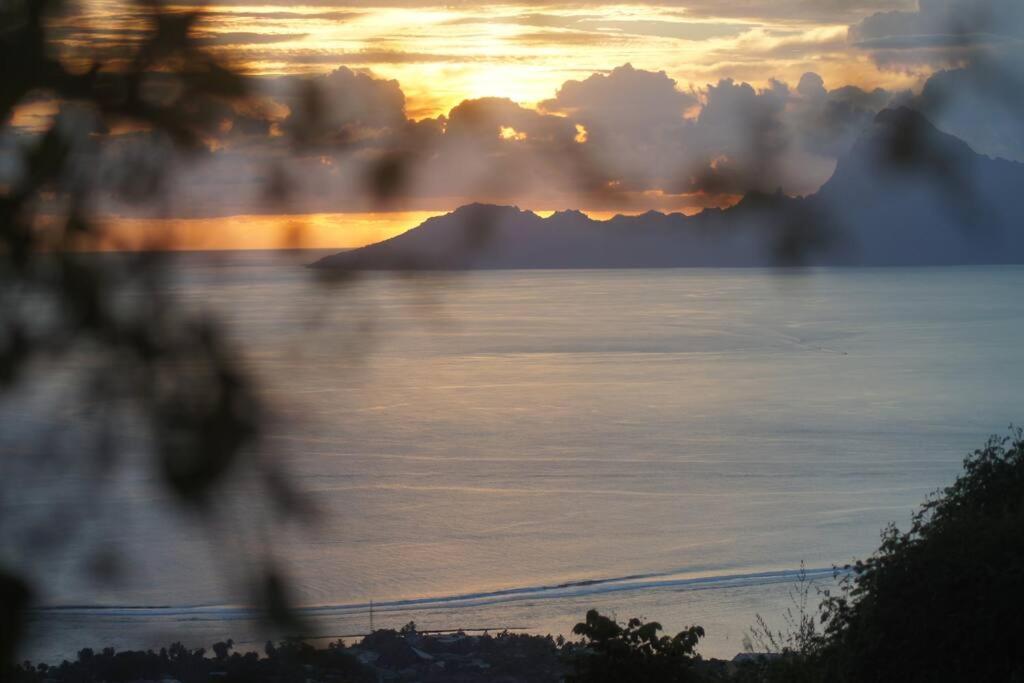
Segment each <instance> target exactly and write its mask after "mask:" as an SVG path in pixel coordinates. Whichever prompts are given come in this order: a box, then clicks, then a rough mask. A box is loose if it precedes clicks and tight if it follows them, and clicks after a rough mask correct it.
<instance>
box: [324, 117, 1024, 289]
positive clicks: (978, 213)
mask: <svg viewBox="0 0 1024 683" xmlns="http://www.w3.org/2000/svg"><path fill="white" fill-rule="evenodd" d="M1022 193H1024V164H1019V163H1014V162H1010V161H1006V160H1003V159H991V158H989V157H986V156H982V155H979V154H977V153H975V152H974V151H973V150H972V149H971V148H970V147H969V146H968V145H967V144H966V143H965V142H963V141H962V140H959V139H958V138H955V137H953V136H951V135H947V134H945V133H942V132H941V131H939V130H938V129H936V128H935V127H934V126H933V125H932V124H931V123H930V122H928V121H927V120H926V119H925V118H924V117H923V116H921V115H920V114H919V113H917V112H915V111H913V110H910V109H906V108H901V109H890V110H884V111H882V112H880V113H879V114H878V116H877V117H876V118H875V121H874V123H873V124H872V125H871V126H870V127H869V128H868V129H867V130H865V131H864V133H863V134H862V135H861V137H860V138H859V139H858V140H857V142H856V143H855V144H854V146H853V148H852V149H851V150H850V152H849V153H848V154H847V155H845V156H844V157H843V158H841V159H840V160H839V162H838V164H837V166H836V170H835V173H834V174H833V175H832V177H831V178H830V179H829V180H828V182H826V183H825V184H824V185H823V186H822V187H821V189H820V190H819V191H818V192H817V193H816V194H814V195H811V196H808V197H805V198H791V197H787V196H785V195H783V194H782V193H781V192H779V193H776V194H765V193H760V192H751V193H748V194H747V195H746V196H744V197H743V199H742V200H741V201H740V202H739V203H737V204H736V205H735V206H732V207H730V208H728V209H724V210H720V209H707V210H705V211H703V212H701V213H699V214H697V215H695V216H686V215H684V214H680V213H671V214H663V213H659V212H657V211H649V212H647V213H645V214H642V215H639V216H621V215H620V216H616V217H614V218H612V219H610V220H606V221H596V220H592V219H591V218H589V217H587V216H586V215H585V214H583V213H581V212H579V211H560V212H558V213H555V214H553V215H551V216H550V217H548V218H541V217H540V216H537V215H536V214H534V213H532V212H529V211H522V210H520V209H518V208H516V207H511V206H496V205H489V204H469V205H466V206H462V207H460V208H458V209H457V210H455V211H453V212H452V213H449V214H446V215H444V216H439V217H436V218H431V219H428V220H426V221H424V222H423V223H422V224H421V225H420V226H418V227H416V228H414V229H412V230H410V231H408V232H406V233H403V234H401V235H398V236H397V237H393V238H391V239H389V240H385V241H383V242H379V243H377V244H372V245H369V246H366V247H362V248H360V249H354V250H351V251H347V252H343V253H340V254H335V255H332V256H328V257H326V258H323V259H321V260H320V261H318V262H316V263H315V264H313V265H314V266H315V267H322V268H351V269H366V270H369V269H372V270H403V269H471V268H481V269H496V268H670V267H716V266H723V267H724V266H730V267H742V266H774V265H794V264H805V265H861V266H886V265H971V264H1011V263H1024V202H1022V200H1021V194H1022Z"/></svg>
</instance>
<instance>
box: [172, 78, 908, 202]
mask: <svg viewBox="0 0 1024 683" xmlns="http://www.w3.org/2000/svg"><path fill="white" fill-rule="evenodd" d="M262 84H263V87H262V89H261V90H262V92H263V100H262V101H261V102H259V103H254V104H252V106H251V107H250V108H248V109H247V108H236V109H234V110H232V109H225V110H224V111H223V112H219V113H218V117H220V118H221V119H222V120H223V124H222V125H221V126H220V127H219V128H218V129H217V131H216V132H215V133H214V138H215V139H213V140H211V144H210V150H209V153H208V154H207V157H206V159H205V160H204V161H203V162H202V163H201V164H200V165H199V166H198V167H197V168H195V169H191V170H190V172H189V173H188V174H185V175H183V180H182V185H181V186H180V187H178V188H176V191H177V192H179V194H178V195H177V199H176V200H175V201H174V204H176V205H180V206H182V207H187V208H188V210H189V211H191V212H192V213H193V215H203V214H204V213H232V212H238V213H241V212H249V213H251V212H257V211H259V210H260V207H259V206H256V205H255V203H257V202H259V201H260V195H261V192H263V191H264V188H265V187H266V185H267V183H268V182H269V180H270V178H269V177H268V176H266V173H265V171H264V170H262V169H266V168H267V167H269V166H271V165H277V166H278V167H279V168H280V169H281V171H282V173H283V174H284V176H285V177H287V178H290V179H291V185H292V187H293V195H292V203H293V205H294V207H298V208H300V209H301V211H304V212H327V211H365V210H373V209H375V208H378V207H376V206H374V205H373V203H372V202H371V201H369V197H368V193H367V184H366V178H367V177H370V176H372V173H373V169H375V168H376V167H377V166H378V165H379V164H380V163H381V162H382V161H386V160H388V159H393V158H397V159H401V160H402V162H403V163H402V168H401V177H400V180H401V190H402V194H401V201H400V202H399V203H398V205H396V206H394V208H402V209H423V210H437V209H448V208H451V207H453V206H456V205H458V204H462V203H465V202H468V201H474V200H477V201H493V202H503V203H517V204H521V205H523V206H528V207H531V208H545V207H562V208H565V207H579V206H584V207H587V206H601V207H602V208H615V209H620V210H622V209H628V208H640V209H642V208H649V206H648V204H650V203H652V202H653V203H655V204H657V205H658V206H661V207H665V208H679V207H678V206H676V207H672V206H667V204H670V203H671V202H672V201H678V202H686V205H688V206H689V205H695V204H702V203H714V201H722V200H723V199H722V198H724V197H727V196H731V197H735V196H737V195H742V194H743V193H745V192H746V191H748V190H752V189H758V190H765V191H774V190H775V189H776V188H779V187H781V188H783V189H784V190H785V191H786V192H788V193H791V194H806V193H809V192H813V191H814V190H816V189H817V187H818V186H820V184H821V183H823V182H824V181H825V180H827V178H828V177H829V175H830V174H831V171H832V169H833V168H834V165H835V160H836V158H837V157H838V156H839V155H841V154H842V153H844V152H845V151H846V150H847V149H848V148H849V146H850V145H851V144H852V142H853V140H854V139H855V138H856V136H857V134H858V133H859V132H860V130H861V129H862V128H863V127H864V126H865V125H867V124H868V123H869V122H870V121H871V119H872V117H873V115H874V114H875V112H877V111H878V110H879V109H880V108H882V107H884V106H885V105H886V103H887V102H888V101H889V100H890V98H891V97H892V95H891V94H890V93H887V92H885V91H882V90H875V91H870V92H869V91H864V90H861V89H858V88H855V87H849V86H847V87H841V88H837V89H833V90H829V89H828V88H827V87H826V84H825V82H824V81H823V80H822V79H821V78H820V77H819V76H817V75H816V74H811V73H809V74H805V75H804V77H803V78H801V79H800V80H799V82H798V83H797V84H794V85H792V86H791V85H789V84H785V83H782V82H779V81H772V82H771V83H770V84H769V86H768V87H765V88H755V87H754V86H752V85H750V84H747V83H742V82H737V81H733V80H731V79H723V80H720V81H719V82H717V83H714V84H710V85H708V86H706V87H705V88H702V89H698V90H692V91H691V90H683V89H681V88H680V87H679V86H678V84H677V83H676V82H675V81H674V80H673V79H671V78H670V77H669V76H668V75H667V74H666V73H665V72H661V71H648V70H644V69H637V68H635V67H633V66H630V65H629V64H625V65H622V66H620V67H617V68H615V69H613V70H611V71H609V72H605V73H597V74H592V75H590V76H589V77H587V78H584V79H581V80H569V81H566V82H565V83H563V84H562V86H561V87H560V88H559V89H558V90H557V92H556V93H555V96H554V97H552V98H550V99H548V100H545V101H543V102H541V103H539V104H538V105H537V106H536V107H535V108H531V107H527V106H523V105H522V104H520V103H517V102H514V101H512V100H510V99H507V98H497V97H485V98H476V99H468V100H464V101H463V102H461V103H460V104H458V105H457V106H455V107H453V108H452V109H451V110H450V111H449V112H448V113H447V114H446V115H444V116H438V117H435V118H429V119H424V120H420V121H412V120H410V119H409V118H408V115H407V114H406V111H405V97H404V93H403V92H402V89H401V87H400V86H399V84H398V83H397V82H396V81H394V80H387V79H381V78H377V77H375V76H374V75H373V74H371V73H369V72H365V71H357V70H354V69H351V68H348V67H339V68H337V69H336V70H334V71H332V72H331V73H329V74H326V75H323V76H317V77H313V78H312V79H302V78H299V77H295V76H286V77H276V78H265V79H263V80H262ZM312 93H315V96H314V95H313V94H312ZM275 131H278V132H285V133H296V134H298V136H299V138H300V141H301V142H303V145H302V146H300V147H299V148H293V147H289V145H288V144H287V139H288V136H281V135H278V134H276V133H275ZM186 197H187V198H188V199H185V198H186ZM710 197H717V198H719V199H718V200H712V199H709V198H710Z"/></svg>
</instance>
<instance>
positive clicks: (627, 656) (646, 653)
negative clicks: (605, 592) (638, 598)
mask: <svg viewBox="0 0 1024 683" xmlns="http://www.w3.org/2000/svg"><path fill="white" fill-rule="evenodd" d="M661 630H662V629H661V624H659V623H657V622H655V621H651V622H646V623H645V622H643V621H642V620H641V619H638V618H635V617H634V618H632V619H630V620H629V621H628V622H626V624H625V625H623V624H619V623H617V622H616V621H615V620H614V619H610V618H608V617H606V616H603V615H601V614H600V613H598V611H597V610H590V611H589V612H587V617H586V621H583V622H581V623H579V624H576V627H575V628H573V633H575V634H576V635H578V636H582V639H583V646H584V647H585V648H586V649H587V650H588V652H584V653H583V654H581V655H577V656H576V657H575V658H574V667H575V673H574V674H573V675H572V676H570V677H567V680H570V681H576V682H578V683H601V682H603V681H608V682H609V683H610V682H612V681H626V680H636V681H640V680H642V681H650V682H651V683H658V682H660V681H665V682H669V681H673V682H675V681H680V682H683V681H695V680H699V676H698V674H696V673H695V672H694V670H693V666H694V663H695V662H696V661H697V660H698V659H699V657H698V656H697V655H696V654H695V652H696V648H697V642H698V641H699V640H700V639H701V638H703V637H704V629H703V628H701V627H700V626H691V627H690V628H688V629H686V630H685V631H680V632H679V633H677V634H676V635H675V636H668V635H659V634H660V631H661Z"/></svg>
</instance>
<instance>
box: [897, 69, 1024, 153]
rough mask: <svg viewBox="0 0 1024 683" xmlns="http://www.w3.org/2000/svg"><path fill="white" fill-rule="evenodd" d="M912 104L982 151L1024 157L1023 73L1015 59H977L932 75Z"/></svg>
mask: <svg viewBox="0 0 1024 683" xmlns="http://www.w3.org/2000/svg"><path fill="white" fill-rule="evenodd" d="M912 104H913V106H914V107H915V108H917V109H918V110H919V111H921V112H922V113H923V114H925V115H926V116H927V117H928V118H929V119H930V120H931V121H932V122H933V123H935V125H936V126H938V127H939V128H941V129H942V130H945V131H946V132H948V133H951V134H953V135H956V136H957V137H959V138H962V139H963V140H964V141H966V142H967V143H968V144H969V145H971V147H973V148H974V149H975V150H976V151H978V152H981V153H982V154H988V155H990V156H994V157H1003V158H1005V159H1012V160H1014V161H1024V72H1022V69H1021V63H1020V61H1019V58H1013V59H991V58H976V59H975V60H974V61H973V63H972V64H970V65H969V66H967V67H964V68H961V69H951V70H947V71H940V72H939V73H936V74H935V75H933V76H932V77H931V78H929V79H928V81H927V83H925V86H924V88H923V89H922V91H921V94H920V95H919V96H918V97H916V98H914V100H913V102H912Z"/></svg>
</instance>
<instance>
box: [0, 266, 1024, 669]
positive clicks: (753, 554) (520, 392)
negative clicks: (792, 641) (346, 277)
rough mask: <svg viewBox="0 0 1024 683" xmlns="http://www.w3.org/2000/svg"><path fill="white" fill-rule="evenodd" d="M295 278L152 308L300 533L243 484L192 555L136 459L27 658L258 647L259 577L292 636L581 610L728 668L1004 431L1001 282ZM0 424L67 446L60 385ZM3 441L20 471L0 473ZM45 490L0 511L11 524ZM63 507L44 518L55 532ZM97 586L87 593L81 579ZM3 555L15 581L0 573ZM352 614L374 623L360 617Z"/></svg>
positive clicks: (116, 484) (107, 502) (235, 274)
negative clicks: (169, 317) (257, 423)
mask: <svg viewBox="0 0 1024 683" xmlns="http://www.w3.org/2000/svg"><path fill="white" fill-rule="evenodd" d="M319 255H320V254H315V253H273V252H263V253H257V252H250V253H242V252H240V253H231V254H221V255H212V254H192V255H182V256H178V257H175V265H174V275H175V277H174V281H173V284H171V285H169V286H170V287H172V288H173V289H174V291H175V293H176V294H178V295H179V296H180V298H181V299H182V300H183V301H185V302H186V304H187V305H188V306H190V307H192V308H194V309H196V310H201V311H205V312H209V313H211V314H215V315H217V316H218V317H219V318H220V319H222V320H223V321H224V323H225V324H226V325H227V327H228V329H229V331H230V333H231V337H232V339H233V340H234V341H235V343H236V345H237V348H238V352H239V353H240V354H242V357H243V358H244V359H245V361H244V362H245V364H246V366H247V367H248V368H250V369H251V371H252V372H253V374H254V375H255V376H256V377H257V378H258V380H259V386H260V387H261V390H262V392H263V395H264V396H265V397H266V398H267V400H268V401H269V403H270V404H271V405H272V406H273V408H274V419H273V420H271V421H269V422H268V424H267V426H266V430H267V434H268V446H269V447H270V449H271V456H272V457H274V458H276V459H278V460H279V461H280V464H281V466H282V467H283V469H284V470H285V471H286V472H287V473H288V474H289V476H290V477H291V479H292V481H293V483H294V484H295V486H296V487H298V489H299V490H300V491H301V492H302V495H303V496H304V498H305V499H306V500H307V501H308V502H310V503H311V504H313V505H314V506H315V507H316V508H317V509H318V511H319V513H318V515H317V517H316V519H315V521H314V522H312V523H308V524H307V523H297V522H279V521H276V517H275V516H274V514H273V512H272V510H270V509H269V508H270V504H269V503H268V501H267V500H266V499H265V498H264V497H262V496H260V495H253V494H252V491H253V490H254V489H252V488H247V487H248V485H249V484H250V483H251V482H248V478H247V476H246V473H245V472H240V473H237V474H236V475H235V476H233V478H232V484H231V485H230V486H229V487H228V490H226V491H225V492H224V493H223V499H222V502H223V510H222V512H223V513H224V514H223V515H222V517H221V518H220V521H219V522H217V524H215V525H213V526H211V525H209V524H204V523H202V522H201V521H200V520H198V519H196V517H195V516H194V515H192V514H189V513H187V512H185V511H182V510H181V509H180V508H179V507H178V506H176V505H175V504H174V502H173V501H172V500H170V497H169V495H168V494H167V493H166V492H165V491H163V490H162V489H161V488H160V487H159V486H157V485H155V483H154V481H155V475H154V473H153V471H152V470H151V469H150V468H149V467H148V465H147V461H146V460H145V458H144V457H142V456H143V454H144V448H143V445H139V446H138V449H137V450H138V453H137V455H138V456H139V457H137V458H135V459H134V460H130V461H129V462H128V463H127V464H126V465H125V466H124V467H122V468H120V469H119V470H118V473H117V474H112V475H110V480H109V481H107V482H106V489H105V490H106V492H107V493H106V494H105V495H104V496H103V500H102V501H99V502H96V503H95V505H94V506H93V508H94V509H92V511H91V512H90V517H89V519H88V522H87V523H86V524H84V525H83V526H82V528H81V529H80V530H76V532H75V533H74V534H73V535H71V536H69V538H68V541H67V543H66V544H65V547H64V548H63V549H62V551H61V552H60V553H59V554H58V555H56V556H53V557H48V558H47V559H46V560H45V561H42V562H40V561H34V560H31V559H30V558H28V557H23V558H21V560H23V564H24V566H26V567H29V568H30V569H31V571H32V572H33V573H34V574H33V575H34V576H36V577H38V578H40V579H41V581H40V583H41V584H42V585H43V586H45V589H44V591H43V592H42V593H41V595H40V596H39V597H40V601H41V604H43V605H45V608H44V609H40V610H38V611H37V612H36V613H35V617H34V621H33V633H32V640H31V642H30V644H29V646H28V647H27V649H26V653H25V656H28V657H32V658H34V659H43V660H46V661H54V660H59V659H60V658H63V657H73V656H74V653H75V652H76V651H77V650H78V649H79V648H82V647H93V648H101V647H104V646H106V645H111V646H115V647H117V648H118V649H126V648H140V647H144V648H147V647H154V648H156V647H160V646H161V645H166V644H168V643H169V642H171V641H172V640H180V641H183V642H185V643H186V644H187V645H193V646H207V647H208V646H209V644H210V643H212V642H214V641H216V640H221V639H225V638H228V637H231V638H234V639H235V641H236V643H240V647H241V648H242V649H246V648H255V649H261V648H262V643H263V642H264V641H265V640H266V639H267V637H269V636H270V635H280V634H270V633H269V632H267V631H266V630H264V629H263V627H261V626H260V625H259V623H258V622H256V621H255V620H254V616H253V613H252V612H251V611H250V610H248V609H247V608H246V607H245V604H246V596H247V595H248V594H247V593H246V590H245V588H246V587H245V586H244V585H243V584H244V578H241V577H244V576H245V572H244V569H245V568H246V567H247V566H250V565H251V561H252V558H253V556H254V555H256V556H261V553H264V552H266V549H267V548H268V547H269V548H271V549H272V550H273V555H274V558H275V560H274V561H275V562H276V563H277V564H278V566H280V567H281V569H282V571H283V572H284V573H285V574H286V575H287V576H288V577H289V583H288V585H289V587H290V589H291V593H292V595H293V597H294V600H295V602H296V603H297V604H299V605H301V606H302V614H303V615H304V616H305V617H306V624H305V626H304V628H305V629H306V630H307V632H306V633H304V634H303V635H307V636H318V637H324V638H330V637H335V636H343V635H349V636H350V635H353V634H360V633H365V632H366V631H367V630H368V629H369V628H370V624H371V619H372V623H373V626H374V627H375V628H382V627H394V628H397V627H399V626H401V625H403V624H405V623H406V622H408V621H411V620H414V621H415V622H416V623H417V625H418V626H419V627H420V628H421V629H448V628H481V629H483V628H486V629H491V630H501V629H502V628H521V629H523V630H525V631H527V632H535V633H542V634H543V633H552V634H559V633H561V634H566V635H568V634H569V633H570V631H571V629H572V627H573V625H574V624H575V623H576V622H577V621H580V620H582V618H583V616H584V615H585V613H586V611H587V609H589V608H591V607H596V608H598V609H600V610H601V611H602V612H604V613H609V614H614V615H616V616H617V617H619V618H621V619H625V618H628V617H631V616H642V617H645V618H647V619H656V620H658V621H660V622H661V623H662V624H663V625H664V626H665V627H666V629H668V630H670V631H672V630H678V629H681V628H683V627H685V626H688V625H690V624H701V625H703V626H704V627H705V629H706V631H707V637H706V639H705V640H704V641H702V644H701V646H700V648H699V651H700V652H701V653H702V654H704V655H705V656H718V657H731V656H733V655H734V654H736V653H737V652H740V651H742V649H743V638H744V635H745V634H746V633H747V632H748V630H749V629H750V627H751V625H752V624H753V623H754V620H755V616H756V615H757V614H762V615H764V616H765V617H766V618H767V619H768V621H769V622H772V623H774V624H778V625H781V624H782V614H783V612H784V611H785V609H786V608H787V607H789V606H791V595H790V594H791V593H792V592H793V591H794V589H795V586H796V584H797V577H798V572H799V570H800V568H801V566H803V567H805V569H806V573H807V577H808V579H809V580H810V581H812V582H813V583H814V584H815V585H816V586H818V587H828V586H831V585H832V584H833V581H834V580H833V567H836V566H842V565H843V564H845V563H847V562H849V561H851V560H853V559H854V558H858V557H865V556H867V555H868V554H870V553H871V551H872V550H873V549H874V548H875V547H876V546H877V544H878V540H879V533H880V531H881V530H882V528H883V527H884V526H885V525H886V524H888V523H890V522H895V523H896V524H897V525H900V526H903V527H906V525H907V524H908V522H909V519H910V515H911V513H912V511H913V510H914V508H915V507H916V506H917V505H918V504H919V503H921V502H922V501H923V500H924V499H925V498H926V497H927V496H928V495H929V494H930V493H932V492H934V491H935V490H936V489H938V488H940V487H942V486H944V485H947V484H949V483H951V482H952V481H953V479H954V478H955V477H956V475H957V474H958V472H959V471H960V466H961V462H962V459H963V458H964V456H965V455H966V454H967V453H968V452H969V451H970V450H972V449H974V448H976V447H979V446H981V445H982V444H983V442H984V440H985V439H986V437H987V436H988V435H990V434H992V433H997V432H1005V430H1006V428H1007V426H1008V425H1010V424H1011V423H1012V422H1014V421H1020V420H1021V419H1022V415H1021V413H1020V412H1019V410H1020V402H1019V396H1018V393H1019V387H1020V385H1021V382H1022V380H1024V354H1021V353H1020V340H1021V338H1022V333H1024V297H1021V296H1020V292H1022V291H1024V268H1018V267H965V268H916V269H904V268H889V269H814V270H807V271H802V270H784V269H779V270H761V269H739V270H726V269H714V270H710V269H684V270H608V271H495V272H468V273H422V274H405V275H402V276H387V275H383V274H370V275H366V276H365V277H363V278H361V279H359V280H356V281H355V282H351V283H347V284H345V285H343V286H324V285H323V284H322V283H319V282H317V281H316V279H315V277H314V274H313V273H312V272H311V271H309V270H308V269H305V268H303V267H302V265H303V263H305V262H309V261H312V260H314V259H315V258H317V257H318V256H319ZM44 385H45V386H44V387H43V388H42V389H38V390H35V391H33V392H29V393H25V394H24V395H19V396H6V397H4V399H3V400H2V401H0V424H4V425H5V429H4V430H3V432H4V436H3V437H2V438H0V446H2V447H3V448H4V450H7V451H13V450H16V449H17V448H18V447H19V443H22V445H23V440H24V439H28V438H31V435H32V433H33V431H32V430H33V428H34V429H37V430H38V429H39V428H40V426H43V425H45V424H47V420H51V421H55V422H57V423H60V424H72V423H73V424H76V425H78V426H79V427H77V428H82V429H86V428H87V425H88V414H87V411H85V410H84V409H83V410H81V411H79V410H78V409H76V408H75V406H74V404H73V403H72V405H71V407H65V408H63V409H62V410H64V411H65V412H59V411H56V410H55V409H54V407H53V406H54V405H55V403H54V396H55V395H59V394H60V391H61V390H62V389H61V387H62V386H63V385H62V384H61V382H58V381H50V382H49V383H44ZM19 439H21V440H22V441H19ZM70 477H72V475H70V474H68V473H67V472H46V473H42V474H39V475H38V476H34V477H33V478H32V479H31V481H30V482H28V483H26V484H25V486H23V487H21V488H22V490H21V491H20V495H17V496H13V497H11V496H8V497H7V498H5V499H4V500H3V503H0V504H2V505H3V508H4V513H3V514H4V516H5V517H6V518H7V519H8V520H9V521H10V520H12V519H13V520H15V521H16V520H18V519H19V518H23V519H27V518H28V517H29V516H30V515H31V514H33V511H35V510H37V509H38V507H39V506H40V505H41V504H44V503H53V502H55V501H58V502H59V501H61V500H62V499H61V498H60V496H61V495H65V494H64V493H62V492H63V491H64V490H65V488H63V487H65V486H68V485H69V478H70ZM69 504H70V503H69ZM97 547H101V548H103V549H105V550H107V549H108V550H110V551H111V552H113V553H115V555H116V556H119V557H123V558H125V561H124V562H123V567H122V570H121V571H120V572H118V581H117V582H116V583H115V584H114V585H105V586H102V587H97V586H96V585H94V584H93V583H91V582H90V581H91V579H90V578H89V572H85V571H82V567H83V566H84V565H85V564H87V562H86V558H87V557H91V555H90V553H92V552H93V549H95V548H97ZM15 552H16V551H15ZM371 603H372V608H371Z"/></svg>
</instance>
